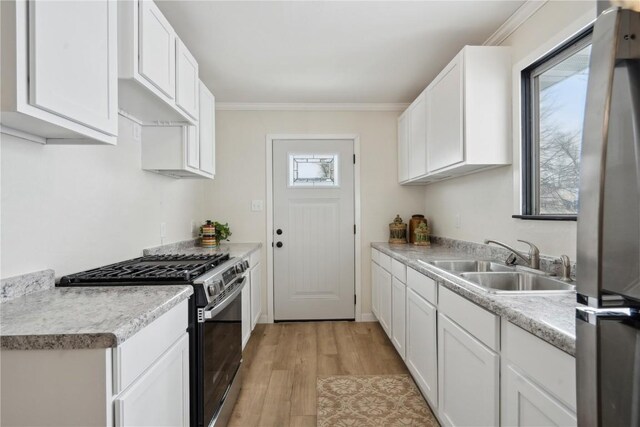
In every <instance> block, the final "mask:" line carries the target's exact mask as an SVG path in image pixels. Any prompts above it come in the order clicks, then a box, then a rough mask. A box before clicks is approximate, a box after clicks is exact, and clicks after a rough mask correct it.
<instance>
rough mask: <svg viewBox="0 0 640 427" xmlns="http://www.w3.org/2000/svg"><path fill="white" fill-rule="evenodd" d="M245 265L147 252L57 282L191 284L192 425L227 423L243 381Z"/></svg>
mask: <svg viewBox="0 0 640 427" xmlns="http://www.w3.org/2000/svg"><path fill="white" fill-rule="evenodd" d="M248 267H249V265H248V263H247V262H246V261H241V260H239V259H237V258H230V257H229V254H228V253H227V254H215V255H150V256H145V257H141V258H135V259H132V260H129V261H123V262H119V263H116V264H111V265H107V266H105V267H100V268H96V269H93V270H88V271H85V272H81V273H76V274H72V275H69V276H65V277H63V278H62V279H60V282H59V283H58V286H141V285H144V286H162V285H174V284H191V285H192V286H193V288H194V289H193V290H194V295H193V296H192V297H191V300H190V301H189V329H188V332H189V344H190V348H189V350H190V379H191V384H190V400H191V417H190V418H191V425H192V426H198V427H209V426H216V427H219V426H224V425H226V424H227V421H228V418H229V416H230V414H231V411H232V409H233V406H234V404H235V401H236V399H237V396H238V392H239V390H240V383H241V381H242V369H241V368H242V288H243V287H244V284H245V281H246V277H245V271H246V270H247V269H248Z"/></svg>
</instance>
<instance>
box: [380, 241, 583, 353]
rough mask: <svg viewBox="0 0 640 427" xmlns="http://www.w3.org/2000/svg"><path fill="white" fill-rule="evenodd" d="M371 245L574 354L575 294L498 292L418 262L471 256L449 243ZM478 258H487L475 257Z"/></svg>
mask: <svg viewBox="0 0 640 427" xmlns="http://www.w3.org/2000/svg"><path fill="white" fill-rule="evenodd" d="M371 246H372V247H373V248H375V249H377V250H379V251H380V252H383V253H385V254H387V255H389V256H391V257H392V258H394V259H396V260H398V261H400V262H402V263H403V264H406V265H408V266H409V267H411V268H413V269H415V270H418V271H420V272H421V273H423V274H426V275H427V276H429V277H431V278H433V279H446V281H444V282H443V283H444V286H445V287H447V288H448V289H451V290H452V291H454V292H456V293H457V294H459V295H462V296H463V297H465V298H467V299H469V300H471V301H473V302H474V303H476V304H478V305H479V306H481V307H483V308H485V309H487V310H489V311H491V312H493V313H495V314H497V315H499V316H501V317H502V318H504V319H506V320H508V321H510V322H511V323H513V324H515V325H517V326H520V327H521V328H523V329H525V330H527V331H529V332H531V333H532V334H534V335H536V336H537V337H539V338H541V339H543V340H545V341H546V342H548V343H550V344H552V345H553V346H555V347H557V348H559V349H560V350H562V351H564V352H566V353H569V354H571V355H575V340H576V332H575V330H576V327H575V309H576V306H577V303H576V296H575V294H564V295H551V294H546V295H496V294H491V293H488V292H485V291H482V290H480V289H478V288H477V287H475V286H473V285H471V284H469V283H468V282H466V281H465V280H463V279H462V278H461V277H459V276H457V275H455V274H452V273H448V272H446V271H444V270H441V269H438V268H436V267H434V266H429V265H424V264H422V263H419V262H418V260H422V261H433V260H437V259H469V258H470V257H473V255H472V254H470V253H469V252H468V251H463V250H460V249H459V248H453V247H450V246H439V245H432V246H431V247H428V248H426V247H419V246H414V245H391V244H388V243H372V244H371ZM476 257H477V258H479V259H488V258H487V257H483V256H476Z"/></svg>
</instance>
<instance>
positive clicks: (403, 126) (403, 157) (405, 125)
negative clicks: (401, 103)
mask: <svg viewBox="0 0 640 427" xmlns="http://www.w3.org/2000/svg"><path fill="white" fill-rule="evenodd" d="M408 179H409V112H408V111H405V112H404V113H402V114H401V115H400V117H398V181H399V182H404V181H406V180H408Z"/></svg>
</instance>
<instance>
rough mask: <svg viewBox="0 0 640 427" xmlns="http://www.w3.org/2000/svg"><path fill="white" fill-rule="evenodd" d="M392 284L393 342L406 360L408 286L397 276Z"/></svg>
mask: <svg viewBox="0 0 640 427" xmlns="http://www.w3.org/2000/svg"><path fill="white" fill-rule="evenodd" d="M391 286H392V288H391V303H392V309H391V342H392V343H393V346H394V347H395V348H396V350H397V351H398V354H400V357H402V359H403V360H404V357H405V345H404V344H405V322H406V308H405V307H406V297H407V287H406V286H405V285H404V283H402V282H401V281H399V280H398V279H396V278H395V277H393V278H392V282H391Z"/></svg>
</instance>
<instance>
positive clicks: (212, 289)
mask: <svg viewBox="0 0 640 427" xmlns="http://www.w3.org/2000/svg"><path fill="white" fill-rule="evenodd" d="M220 292H222V280H216V281H215V282H213V283H212V284H211V285H209V295H211V296H212V297H215V296H216V295H218V294H219V293H220Z"/></svg>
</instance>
